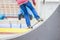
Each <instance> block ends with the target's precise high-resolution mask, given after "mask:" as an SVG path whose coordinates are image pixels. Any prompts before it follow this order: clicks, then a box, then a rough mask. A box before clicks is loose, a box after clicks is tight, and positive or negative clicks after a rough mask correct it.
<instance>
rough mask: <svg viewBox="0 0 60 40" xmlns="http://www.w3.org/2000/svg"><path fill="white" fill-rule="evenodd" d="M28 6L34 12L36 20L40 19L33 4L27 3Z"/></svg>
mask: <svg viewBox="0 0 60 40" xmlns="http://www.w3.org/2000/svg"><path fill="white" fill-rule="evenodd" d="M26 6H27V7H29V8H30V10H31V11H32V12H33V15H34V17H35V18H36V20H38V19H40V17H39V16H38V14H37V12H36V10H35V8H34V7H33V6H32V4H31V3H30V2H28V3H26Z"/></svg>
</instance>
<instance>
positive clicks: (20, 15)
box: [18, 8, 23, 20]
mask: <svg viewBox="0 0 60 40" xmlns="http://www.w3.org/2000/svg"><path fill="white" fill-rule="evenodd" d="M22 14H23V11H22V9H21V8H19V10H18V19H19V20H21V18H22Z"/></svg>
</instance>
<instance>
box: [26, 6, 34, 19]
mask: <svg viewBox="0 0 60 40" xmlns="http://www.w3.org/2000/svg"><path fill="white" fill-rule="evenodd" d="M26 9H27V11H28V13H29V18H30V20H32V19H33V16H32V12H31V10H30V9H29V8H28V7H26Z"/></svg>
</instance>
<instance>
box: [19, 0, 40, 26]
mask: <svg viewBox="0 0 60 40" xmlns="http://www.w3.org/2000/svg"><path fill="white" fill-rule="evenodd" d="M26 7H28V8H30V10H31V11H32V13H33V15H34V17H35V18H36V20H38V19H39V18H40V17H39V16H38V14H37V12H36V10H35V9H34V7H33V6H32V4H31V3H30V2H29V1H28V2H27V3H25V4H22V5H20V8H21V9H22V10H23V11H24V17H25V19H26V24H27V26H31V24H30V18H29V15H28V12H27V9H26Z"/></svg>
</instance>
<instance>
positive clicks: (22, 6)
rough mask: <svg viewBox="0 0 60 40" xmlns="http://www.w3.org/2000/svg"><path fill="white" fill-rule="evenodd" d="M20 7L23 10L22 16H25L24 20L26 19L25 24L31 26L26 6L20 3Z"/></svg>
mask: <svg viewBox="0 0 60 40" xmlns="http://www.w3.org/2000/svg"><path fill="white" fill-rule="evenodd" d="M20 7H21V9H22V10H23V12H24V17H25V20H26V24H27V26H28V27H30V26H31V24H30V18H29V15H28V12H27V10H26V6H25V5H21V6H20Z"/></svg>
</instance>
